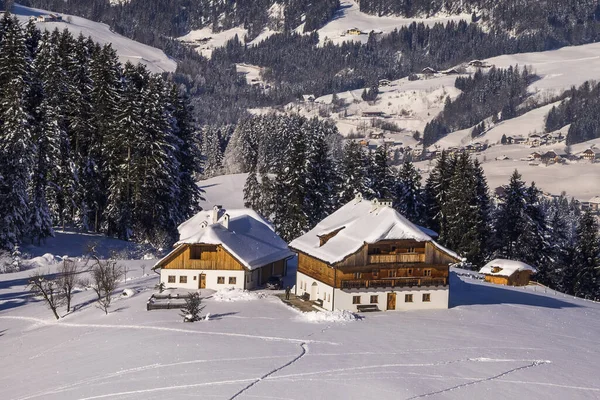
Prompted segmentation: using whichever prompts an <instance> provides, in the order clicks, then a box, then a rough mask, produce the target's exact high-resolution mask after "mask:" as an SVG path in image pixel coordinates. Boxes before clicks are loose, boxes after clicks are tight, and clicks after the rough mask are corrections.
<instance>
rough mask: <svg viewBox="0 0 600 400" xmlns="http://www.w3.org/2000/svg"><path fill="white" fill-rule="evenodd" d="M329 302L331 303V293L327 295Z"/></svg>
mask: <svg viewBox="0 0 600 400" xmlns="http://www.w3.org/2000/svg"><path fill="white" fill-rule="evenodd" d="M327 302H328V303H331V295H330V294H329V293H328V294H327Z"/></svg>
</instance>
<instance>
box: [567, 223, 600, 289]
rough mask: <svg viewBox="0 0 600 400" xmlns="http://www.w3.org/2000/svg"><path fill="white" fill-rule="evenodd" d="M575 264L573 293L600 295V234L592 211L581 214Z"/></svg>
mask: <svg viewBox="0 0 600 400" xmlns="http://www.w3.org/2000/svg"><path fill="white" fill-rule="evenodd" d="M573 266H574V268H575V270H576V274H575V280H574V282H573V294H574V295H575V296H578V297H585V298H598V296H600V277H599V276H598V275H599V273H600V235H599V234H598V223H597V222H596V219H595V217H594V216H593V215H592V213H591V212H590V211H587V212H586V213H584V214H583V215H582V216H581V219H580V221H579V228H578V229H577V244H576V245H575V251H574V259H573Z"/></svg>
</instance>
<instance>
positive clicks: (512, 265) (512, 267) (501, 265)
mask: <svg viewBox="0 0 600 400" xmlns="http://www.w3.org/2000/svg"><path fill="white" fill-rule="evenodd" d="M494 271H495V272H494ZM517 271H531V272H533V273H535V272H536V270H535V268H533V267H532V266H531V265H528V264H525V263H524V262H521V261H514V260H505V259H502V258H496V259H495V260H492V261H490V262H489V263H487V264H485V265H484V266H483V268H481V269H480V270H479V273H480V274H486V275H496V276H511V275H512V274H514V273H515V272H517Z"/></svg>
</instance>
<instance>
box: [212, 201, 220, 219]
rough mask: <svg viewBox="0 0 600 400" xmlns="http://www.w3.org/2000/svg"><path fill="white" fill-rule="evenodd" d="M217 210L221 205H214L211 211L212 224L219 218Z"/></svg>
mask: <svg viewBox="0 0 600 400" xmlns="http://www.w3.org/2000/svg"><path fill="white" fill-rule="evenodd" d="M219 211H221V206H219V205H215V206H214V207H213V212H212V223H213V224H216V223H217V221H218V220H219Z"/></svg>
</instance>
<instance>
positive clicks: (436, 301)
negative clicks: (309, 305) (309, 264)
mask: <svg viewBox="0 0 600 400" xmlns="http://www.w3.org/2000/svg"><path fill="white" fill-rule="evenodd" d="M392 292H395V293H396V310H400V311H408V310H433V309H446V308H448V294H449V290H448V287H445V288H417V289H415V288H411V289H406V290H402V289H396V290H380V291H373V290H368V289H363V290H352V291H343V290H341V289H335V304H334V307H335V308H336V309H340V310H348V311H358V310H357V308H356V306H357V305H356V304H352V300H353V299H352V298H353V297H354V296H361V298H360V300H361V301H360V304H361V305H367V304H371V301H370V300H371V296H372V295H376V296H378V298H377V300H378V301H377V303H376V304H377V306H378V308H379V309H380V310H382V311H384V310H387V294H388V293H392ZM424 293H428V294H429V295H430V300H431V301H429V302H423V294H424ZM406 294H412V295H413V302H412V303H406V302H405V301H404V300H405V295H406Z"/></svg>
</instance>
